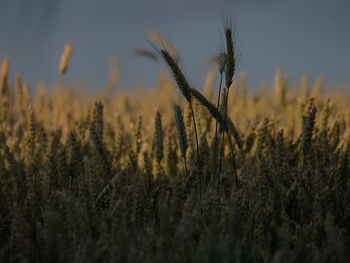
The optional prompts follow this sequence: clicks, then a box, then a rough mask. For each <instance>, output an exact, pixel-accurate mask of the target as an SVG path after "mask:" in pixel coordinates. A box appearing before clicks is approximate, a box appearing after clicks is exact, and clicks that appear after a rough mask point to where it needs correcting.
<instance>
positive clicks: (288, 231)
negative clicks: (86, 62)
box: [0, 29, 350, 262]
mask: <svg viewBox="0 0 350 263" xmlns="http://www.w3.org/2000/svg"><path fill="white" fill-rule="evenodd" d="M224 35H225V39H226V47H225V52H224V53H223V54H221V55H222V57H220V56H219V57H218V59H217V62H218V64H219V65H218V66H219V67H216V66H214V67H213V69H212V70H211V71H210V72H209V73H208V76H207V79H206V82H205V85H204V87H196V88H194V87H193V86H192V85H191V84H190V82H189V81H190V80H187V79H186V78H185V77H184V74H183V72H182V71H181V67H180V66H179V64H178V61H177V58H176V54H175V53H174V52H173V49H172V47H170V46H168V45H166V43H165V42H164V41H162V39H158V42H157V39H156V38H154V39H153V41H154V42H155V45H156V44H158V47H157V48H156V50H155V51H156V52H155V53H157V54H155V55H154V54H153V53H152V52H151V53H148V54H147V53H146V52H143V53H142V52H141V51H138V53H139V54H141V55H145V53H146V55H149V56H151V58H152V59H157V58H159V59H162V60H163V61H164V63H165V64H167V65H168V71H165V72H162V73H161V74H160V76H159V81H158V87H156V88H155V89H154V90H150V91H139V92H116V91H115V90H114V89H113V87H114V84H115V78H113V77H111V80H110V81H109V82H108V84H107V85H106V88H105V90H100V91H99V93H95V94H91V93H88V92H85V91H83V90H81V89H80V90H79V89H77V88H75V87H71V86H69V85H66V84H65V82H64V74H65V72H66V71H67V70H69V63H68V62H69V60H70V54H71V52H72V47H71V46H70V45H67V46H66V49H65V51H64V53H63V55H62V59H61V64H60V65H59V73H60V75H61V81H60V82H59V83H58V84H57V85H56V87H55V88H54V89H53V90H49V89H47V88H46V87H45V86H40V87H38V88H35V89H32V90H31V89H30V87H29V86H28V84H26V83H25V81H22V80H21V78H20V76H19V75H16V76H15V78H13V79H10V78H9V71H11V70H13V72H15V70H16V69H11V67H10V63H9V61H7V60H4V61H3V63H2V68H1V83H0V85H1V86H0V88H1V94H0V145H1V147H0V211H1V212H0V261H1V262H347V260H346V258H349V249H350V203H349V200H350V177H349V173H350V108H349V98H350V97H349V96H348V95H347V94H346V93H344V92H336V91H334V90H333V91H332V92H327V91H325V90H324V89H322V79H321V78H317V79H316V81H315V83H309V81H308V79H307V77H303V78H302V79H301V81H300V85H298V86H297V87H290V85H289V82H288V76H287V75H286V74H284V73H283V72H282V70H281V68H277V69H276V74H275V79H274V82H273V83H272V85H271V87H269V86H267V85H263V84H262V85H261V86H260V88H259V89H258V90H257V91H254V92H252V91H250V90H249V89H248V88H247V84H246V74H245V73H244V72H243V73H240V74H238V73H236V72H235V66H236V65H235V54H234V49H233V48H232V47H233V43H232V39H231V40H230V37H231V32H229V30H228V29H227V30H226V31H225V34H224ZM150 54H151V55H150ZM218 77H219V79H221V81H220V83H222V85H221V84H219V82H218ZM219 86H220V87H221V86H222V89H221V88H220V92H221V94H220V97H219V94H218V90H219ZM218 97H219V99H218Z"/></svg>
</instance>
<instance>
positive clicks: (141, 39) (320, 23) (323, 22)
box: [0, 0, 350, 90]
mask: <svg viewBox="0 0 350 263" xmlns="http://www.w3.org/2000/svg"><path fill="white" fill-rule="evenodd" d="M227 13H230V14H232V16H233V17H235V20H236V44H237V49H238V51H239V52H240V56H241V57H240V61H239V67H238V70H239V71H246V72H247V81H248V86H249V88H251V89H252V90H255V89H257V87H258V84H259V83H260V82H261V81H266V82H268V83H271V82H272V79H273V76H274V71H275V68H276V66H278V65H281V67H282V69H283V71H284V72H287V73H288V74H289V76H290V82H291V83H293V82H295V83H297V82H299V80H300V78H301V76H302V75H304V74H306V75H308V77H309V80H310V81H313V80H314V79H315V78H316V77H317V76H318V75H322V76H323V78H324V81H325V83H326V84H327V85H330V86H335V85H337V86H338V85H342V86H343V87H346V86H348V85H349V83H350V50H349V49H350V34H349V26H350V16H349V14H350V2H349V1H347V0H337V1H326V0H308V1H305V0H294V1H281V0H264V1H259V0H230V1H229V0H215V1H214V0H191V1H189V0H176V1H172V0H147V1H145V0H130V1H121V0H101V1H94V0H74V1H72V0H50V1H49V0H30V1H29V0H2V1H1V8H0V60H2V59H4V58H8V59H9V60H10V76H11V78H13V75H14V74H15V73H19V74H20V75H21V77H22V79H24V80H25V81H28V82H29V83H30V84H31V85H36V84H37V83H39V82H41V81H44V82H45V83H46V84H47V85H48V86H49V87H50V86H51V85H53V84H54V83H57V82H58V81H59V74H58V64H59V61H60V56H61V53H62V52H63V49H64V45H65V44H66V43H68V42H69V43H71V44H72V45H73V48H74V51H73V55H72V58H71V62H70V65H69V68H68V71H67V74H66V75H65V76H64V81H66V82H70V83H84V85H86V88H87V89H89V90H96V89H100V88H101V89H102V88H103V87H104V86H105V84H106V81H107V78H108V75H109V67H110V66H109V61H110V58H111V57H116V58H117V59H118V62H119V65H120V75H121V82H120V84H119V86H118V88H119V89H132V88H133V87H136V86H144V87H152V86H155V85H156V83H157V81H158V75H159V72H160V71H161V70H164V69H165V65H164V63H154V62H152V61H151V60H149V59H147V58H143V57H137V56H134V55H133V54H132V50H133V49H134V48H141V49H143V48H147V49H151V48H150V46H149V44H148V43H147V30H148V29H154V30H155V31H156V32H158V33H160V34H161V35H162V36H164V37H165V38H166V39H168V40H170V41H171V43H172V44H173V45H174V46H175V47H176V49H177V51H178V53H179V54H180V57H181V61H182V65H183V69H184V72H185V74H186V76H187V77H188V79H189V80H190V81H191V82H192V83H193V84H195V85H196V86H198V87H200V86H201V85H202V84H203V82H204V80H205V75H206V74H207V72H208V70H209V69H210V65H208V64H206V63H205V61H206V60H207V59H208V58H209V57H211V56H213V55H215V54H217V53H218V52H219V51H220V47H221V46H222V42H223V40H222V28H223V21H224V17H225V15H227Z"/></svg>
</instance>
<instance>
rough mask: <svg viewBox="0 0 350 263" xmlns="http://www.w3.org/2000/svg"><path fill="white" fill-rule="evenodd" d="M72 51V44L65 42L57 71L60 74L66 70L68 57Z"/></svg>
mask: <svg viewBox="0 0 350 263" xmlns="http://www.w3.org/2000/svg"><path fill="white" fill-rule="evenodd" d="M72 51H73V47H72V45H71V44H69V43H68V44H66V46H65V47H64V51H63V54H62V56H61V62H60V66H59V68H58V71H59V73H60V75H61V76H63V75H64V73H66V71H67V68H68V64H69V59H70V57H71V54H72Z"/></svg>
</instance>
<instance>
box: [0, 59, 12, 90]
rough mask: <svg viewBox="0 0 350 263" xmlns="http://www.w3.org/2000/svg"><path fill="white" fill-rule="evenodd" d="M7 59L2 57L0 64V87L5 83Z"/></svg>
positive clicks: (7, 68)
mask: <svg viewBox="0 0 350 263" xmlns="http://www.w3.org/2000/svg"><path fill="white" fill-rule="evenodd" d="M9 64H10V63H9V61H8V59H4V60H3V61H2V64H1V72H0V74H1V75H0V78H1V79H0V88H2V87H3V86H4V85H5V82H6V81H7V76H8V73H9Z"/></svg>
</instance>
